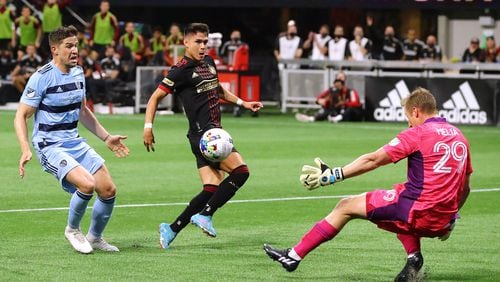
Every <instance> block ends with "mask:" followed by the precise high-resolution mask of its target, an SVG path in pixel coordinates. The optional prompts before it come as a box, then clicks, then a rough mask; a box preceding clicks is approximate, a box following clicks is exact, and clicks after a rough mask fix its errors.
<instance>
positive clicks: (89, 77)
mask: <svg viewBox="0 0 500 282" xmlns="http://www.w3.org/2000/svg"><path fill="white" fill-rule="evenodd" d="M98 58H99V54H98V53H97V51H94V50H90V49H88V48H83V49H80V51H79V57H78V60H79V64H80V66H82V68H83V73H84V76H85V86H86V90H87V106H88V107H89V109H90V110H92V111H94V104H97V103H107V102H108V101H107V93H108V89H107V88H106V82H105V81H104V76H105V74H104V72H103V71H102V68H101V66H100V64H99V62H98V61H97V60H98Z"/></svg>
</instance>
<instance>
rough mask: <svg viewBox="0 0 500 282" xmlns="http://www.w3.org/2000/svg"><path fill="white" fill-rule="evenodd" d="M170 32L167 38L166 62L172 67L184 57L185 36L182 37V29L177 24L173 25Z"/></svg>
mask: <svg viewBox="0 0 500 282" xmlns="http://www.w3.org/2000/svg"><path fill="white" fill-rule="evenodd" d="M169 32H170V34H169V35H168V37H167V52H166V53H165V60H166V61H167V64H168V65H169V66H170V65H173V64H175V63H176V62H177V61H178V60H179V58H182V57H183V56H184V36H183V35H182V32H181V27H180V26H179V25H178V24H177V23H172V24H171V25H170V29H169ZM176 50H177V54H176ZM175 56H177V57H175Z"/></svg>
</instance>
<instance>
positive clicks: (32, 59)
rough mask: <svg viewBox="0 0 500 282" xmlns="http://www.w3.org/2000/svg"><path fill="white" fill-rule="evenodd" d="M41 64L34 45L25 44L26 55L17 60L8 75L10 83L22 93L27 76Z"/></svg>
mask: <svg viewBox="0 0 500 282" xmlns="http://www.w3.org/2000/svg"><path fill="white" fill-rule="evenodd" d="M41 66H42V58H41V57H40V56H39V55H38V54H37V53H36V47H35V45H33V44H28V45H27V46H26V55H24V56H23V58H22V59H21V60H20V61H19V63H18V64H17V66H16V67H15V68H14V70H13V71H12V73H11V75H10V77H11V80H12V83H13V84H14V86H15V87H16V89H17V90H18V91H19V93H22V92H23V90H24V86H25V85H26V82H27V81H28V78H30V76H31V75H32V74H33V73H34V72H35V71H36V70H37V69H38V68H39V67H41Z"/></svg>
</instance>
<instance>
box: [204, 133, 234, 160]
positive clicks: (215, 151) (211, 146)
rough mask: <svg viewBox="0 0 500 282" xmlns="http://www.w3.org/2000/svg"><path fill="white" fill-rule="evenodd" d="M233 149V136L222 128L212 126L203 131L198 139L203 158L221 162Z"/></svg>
mask: <svg viewBox="0 0 500 282" xmlns="http://www.w3.org/2000/svg"><path fill="white" fill-rule="evenodd" d="M232 150H233V138H231V135H229V133H227V131H225V130H224V129H222V128H212V129H210V130H207V131H206V132H205V133H203V136H201V139H200V151H201V154H202V155H203V157H205V159H207V160H209V161H211V162H221V161H223V160H224V159H225V158H227V156H229V154H231V151H232Z"/></svg>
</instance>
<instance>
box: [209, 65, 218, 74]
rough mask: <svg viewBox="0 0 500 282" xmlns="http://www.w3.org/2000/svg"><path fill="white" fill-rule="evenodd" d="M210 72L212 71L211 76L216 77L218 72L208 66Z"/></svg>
mask: <svg viewBox="0 0 500 282" xmlns="http://www.w3.org/2000/svg"><path fill="white" fill-rule="evenodd" d="M208 70H209V71H210V73H211V74H213V75H215V74H216V73H217V72H216V71H215V68H214V67H212V66H210V65H209V66H208Z"/></svg>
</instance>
